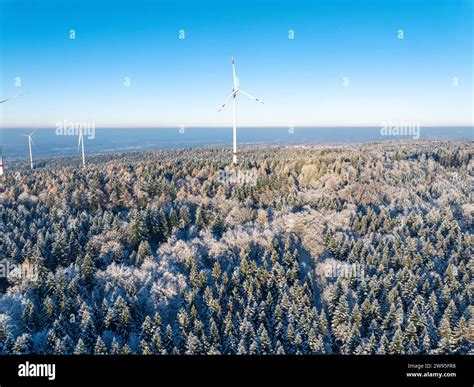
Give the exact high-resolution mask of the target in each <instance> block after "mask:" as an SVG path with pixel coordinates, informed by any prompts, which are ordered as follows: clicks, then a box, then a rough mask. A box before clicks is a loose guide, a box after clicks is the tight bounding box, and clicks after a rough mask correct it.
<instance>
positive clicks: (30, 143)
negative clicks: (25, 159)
mask: <svg viewBox="0 0 474 387" xmlns="http://www.w3.org/2000/svg"><path fill="white" fill-rule="evenodd" d="M35 132H36V129H35V130H33V131H32V132H31V133H30V134H24V135H23V136H25V137H28V148H29V151H30V168H31V169H32V170H33V169H34V165H33V151H32V149H31V148H32V145H34V144H35V143H34V142H33V138H32V137H31V136H33V134H34V133H35Z"/></svg>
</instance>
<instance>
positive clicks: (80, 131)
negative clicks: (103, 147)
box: [77, 127, 86, 168]
mask: <svg viewBox="0 0 474 387" xmlns="http://www.w3.org/2000/svg"><path fill="white" fill-rule="evenodd" d="M81 145H82V166H83V167H84V168H85V166H86V153H85V150H84V133H82V127H79V142H78V143H77V150H79V148H80V147H81Z"/></svg>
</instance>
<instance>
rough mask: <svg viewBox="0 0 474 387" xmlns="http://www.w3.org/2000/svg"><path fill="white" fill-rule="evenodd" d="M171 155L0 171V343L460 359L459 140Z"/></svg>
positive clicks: (463, 248)
mask: <svg viewBox="0 0 474 387" xmlns="http://www.w3.org/2000/svg"><path fill="white" fill-rule="evenodd" d="M240 157H241V164H240V166H238V167H235V169H232V168H230V169H229V167H227V169H225V168H226V166H228V165H229V158H230V153H229V151H228V150H227V149H223V148H201V149H174V150H160V151H156V152H150V153H128V154H121V155H120V154H110V155H97V156H93V157H90V158H89V159H88V166H87V168H86V169H82V168H79V160H78V159H75V158H70V159H51V160H46V161H44V162H43V163H42V165H41V166H40V167H39V168H38V169H37V170H35V171H34V172H30V171H29V170H28V169H27V166H26V163H25V165H20V164H19V163H17V164H16V165H14V166H11V168H10V170H9V171H8V173H7V174H6V175H5V176H4V177H3V178H2V179H0V219H1V222H0V231H1V233H0V264H1V267H2V269H1V271H0V273H3V275H2V276H1V278H0V353H1V354H399V353H403V354H451V353H457V354H466V353H470V354H474V350H473V343H474V320H473V298H472V297H473V295H472V270H473V266H472V256H473V248H474V239H473V235H472V231H473V216H474V205H473V176H474V173H473V168H472V167H473V163H474V161H473V142H442V141H440V142H436V141H430V142H422V141H420V142H416V141H407V142H393V143H389V142H385V143H383V144H377V143H374V144H365V145H347V146H319V147H310V146H301V147H265V148H264V147H262V148H259V147H249V148H246V149H244V150H243V152H242V153H241V155H240Z"/></svg>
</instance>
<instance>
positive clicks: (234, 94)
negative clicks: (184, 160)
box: [219, 55, 263, 164]
mask: <svg viewBox="0 0 474 387" xmlns="http://www.w3.org/2000/svg"><path fill="white" fill-rule="evenodd" d="M232 74H233V77H234V87H233V88H232V93H231V94H230V95H229V97H227V99H226V100H225V102H224V104H223V105H222V106H221V107H220V108H219V112H220V111H222V110H223V109H224V108H225V105H226V104H227V102H228V101H229V99H231V98H232V108H233V120H234V125H233V132H232V135H233V148H232V161H233V163H234V164H237V122H236V111H235V98H236V97H237V94H238V93H242V94H243V95H245V96H246V97H249V98H250V99H253V100H255V101H257V102H260V103H263V101H262V100H260V99H259V98H257V97H254V96H253V95H250V94H249V93H247V92H245V91H243V90H242V89H240V87H239V79H238V78H237V76H236V75H235V62H234V55H232Z"/></svg>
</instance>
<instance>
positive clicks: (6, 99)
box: [0, 94, 23, 103]
mask: <svg viewBox="0 0 474 387" xmlns="http://www.w3.org/2000/svg"><path fill="white" fill-rule="evenodd" d="M22 95H23V94H17V95H14V96H13V97H8V98H5V99H2V100H1V101H0V103H3V102H7V101H9V100H11V99H13V98H17V97H21V96H22Z"/></svg>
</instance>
